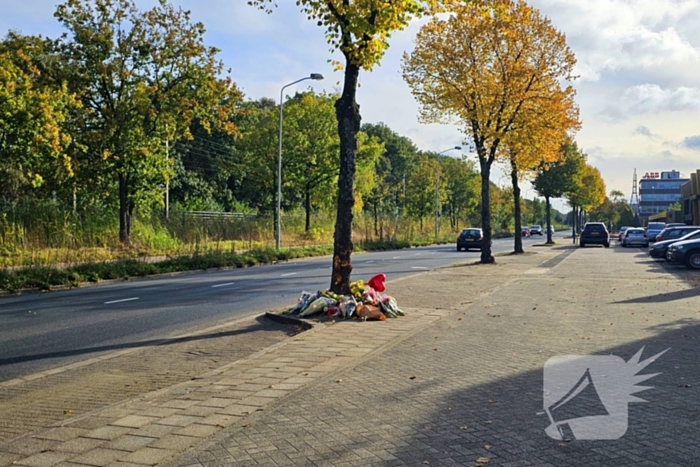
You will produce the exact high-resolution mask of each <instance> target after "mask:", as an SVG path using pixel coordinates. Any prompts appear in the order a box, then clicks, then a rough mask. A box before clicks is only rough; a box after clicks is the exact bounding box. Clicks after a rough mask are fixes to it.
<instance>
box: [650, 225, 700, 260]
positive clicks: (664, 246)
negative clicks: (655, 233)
mask: <svg viewBox="0 0 700 467" xmlns="http://www.w3.org/2000/svg"><path fill="white" fill-rule="evenodd" d="M696 238H699V239H700V230H695V231H693V232H690V233H687V232H686V233H685V235H684V236H683V237H681V238H674V239H672V240H663V241H660V242H656V243H654V244H653V245H652V246H650V247H649V256H651V257H652V258H663V259H666V252H667V251H668V248H669V247H670V246H671V245H673V244H674V243H677V242H683V241H685V240H694V239H696Z"/></svg>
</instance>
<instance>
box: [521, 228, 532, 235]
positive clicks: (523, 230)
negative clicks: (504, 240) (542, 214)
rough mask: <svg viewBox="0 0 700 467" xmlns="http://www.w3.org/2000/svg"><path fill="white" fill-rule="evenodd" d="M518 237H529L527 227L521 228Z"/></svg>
mask: <svg viewBox="0 0 700 467" xmlns="http://www.w3.org/2000/svg"><path fill="white" fill-rule="evenodd" d="M520 235H522V236H523V237H529V236H530V229H528V228H527V227H523V228H521V229H520Z"/></svg>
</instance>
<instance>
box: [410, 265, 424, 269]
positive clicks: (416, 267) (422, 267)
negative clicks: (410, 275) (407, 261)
mask: <svg viewBox="0 0 700 467" xmlns="http://www.w3.org/2000/svg"><path fill="white" fill-rule="evenodd" d="M411 269H428V268H427V267H425V266H411Z"/></svg>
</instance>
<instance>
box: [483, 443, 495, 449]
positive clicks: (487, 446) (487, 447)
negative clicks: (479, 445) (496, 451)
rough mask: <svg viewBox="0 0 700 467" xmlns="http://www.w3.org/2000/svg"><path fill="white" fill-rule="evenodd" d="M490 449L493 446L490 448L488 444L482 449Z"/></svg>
mask: <svg viewBox="0 0 700 467" xmlns="http://www.w3.org/2000/svg"><path fill="white" fill-rule="evenodd" d="M492 447H493V446H491V445H490V444H487V445H486V446H484V449H489V450H490V449H491V448H492Z"/></svg>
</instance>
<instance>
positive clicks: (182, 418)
mask: <svg viewBox="0 0 700 467" xmlns="http://www.w3.org/2000/svg"><path fill="white" fill-rule="evenodd" d="M554 254H556V253H555V252H552V251H549V250H547V251H544V250H543V254H541V255H530V256H521V257H503V258H499V259H501V260H502V264H499V265H494V266H483V267H482V266H465V267H457V268H450V269H447V270H442V271H441V272H440V273H423V274H420V275H417V276H413V277H412V278H409V279H407V280H401V281H394V282H390V283H389V291H390V293H392V294H393V295H395V296H396V297H397V298H398V299H399V303H400V305H401V306H402V308H403V309H404V310H405V311H406V312H407V314H408V316H406V317H403V318H400V319H395V320H387V321H384V322H366V323H362V322H358V321H348V322H338V323H334V324H323V325H317V326H316V328H315V329H314V330H311V331H308V332H306V333H303V334H300V335H298V336H297V337H293V338H290V339H287V340H285V341H283V342H281V343H279V344H276V345H273V346H271V347H268V348H266V349H265V350H263V351H261V352H258V353H256V354H253V355H251V356H249V357H248V358H245V359H242V360H239V361H236V362H235V363H233V364H230V365H227V366H224V367H221V368H218V369H217V370H216V371H212V372H209V373H207V374H204V375H200V376H199V377H197V378H193V381H189V382H186V383H183V384H179V385H176V386H173V387H169V388H165V389H162V390H158V391H154V392H150V393H148V394H146V395H143V396H140V397H137V398H135V399H132V400H129V401H125V402H122V403H119V404H116V405H113V406H111V407H109V408H106V409H101V410H95V411H92V412H89V413H86V414H84V415H82V416H79V417H72V418H68V419H66V420H63V421H61V422H59V423H56V424H55V425H54V426H53V427H51V428H49V429H44V430H38V431H35V432H32V433H29V434H27V435H25V436H22V437H20V438H16V439H14V440H11V441H9V442H6V443H4V444H0V465H8V464H12V463H16V464H17V465H30V466H51V465H74V464H80V465H100V466H101V465H110V464H112V463H115V462H117V461H122V462H121V463H119V464H114V465H122V466H124V465H125V464H124V462H127V463H134V464H140V465H152V464H155V463H157V462H161V461H163V460H165V459H168V458H170V457H172V456H174V455H176V454H178V453H180V452H183V451H184V450H186V449H188V448H190V447H192V446H196V445H198V444H200V443H202V442H203V441H204V440H205V439H206V438H207V437H209V436H211V435H213V434H215V433H217V432H218V431H220V430H223V429H224V428H227V427H230V426H235V427H242V426H243V425H246V424H248V420H247V418H246V417H247V416H249V415H250V414H252V413H255V412H259V411H261V410H263V409H265V410H267V409H268V408H269V407H270V406H272V405H274V404H275V403H276V402H277V401H278V400H280V399H282V398H285V396H290V395H292V394H293V393H294V392H295V391H297V390H300V389H302V388H303V387H304V386H306V385H309V384H310V383H311V382H313V381H316V380H319V379H320V378H322V377H327V376H328V375H332V374H334V373H335V372H337V371H342V369H343V368H345V367H347V366H348V365H353V364H357V362H359V361H362V358H363V357H365V359H372V358H374V355H377V352H381V349H382V348H384V347H387V346H390V345H393V344H395V342H397V341H398V340H400V339H407V338H409V337H410V336H411V335H412V334H413V333H415V332H419V331H420V330H421V329H424V328H425V327H427V326H428V325H430V324H431V323H433V322H436V321H438V320H440V319H441V318H442V317H444V316H446V315H448V314H449V313H451V312H454V311H455V310H458V309H460V308H462V307H463V306H464V305H466V304H467V303H469V302H470V301H471V300H473V299H474V298H475V297H474V296H471V297H466V298H460V299H459V302H455V301H452V300H450V301H446V300H444V297H445V296H446V294H449V293H451V292H452V291H455V290H460V289H461V288H462V284H463V283H464V281H465V280H468V281H469V282H470V283H471V284H473V285H474V286H476V287H477V288H479V289H480V290H483V291H484V293H488V292H489V291H490V290H494V289H495V288H496V287H498V286H499V284H500V281H504V280H509V279H511V278H512V277H517V275H519V269H518V268H512V267H509V266H507V264H508V263H514V264H516V263H527V264H529V263H532V264H536V263H537V262H538V261H542V260H543V259H545V258H546V257H549V256H552V255H554ZM465 260H468V261H470V262H473V261H475V260H476V258H475V257H474V256H473V255H468V256H467V255H465ZM494 278H498V280H494ZM472 295H474V294H472ZM195 344H196V342H195V343H193V344H191V345H195ZM141 358H143V357H141ZM335 384H340V383H335ZM127 465H128V464H127Z"/></svg>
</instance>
